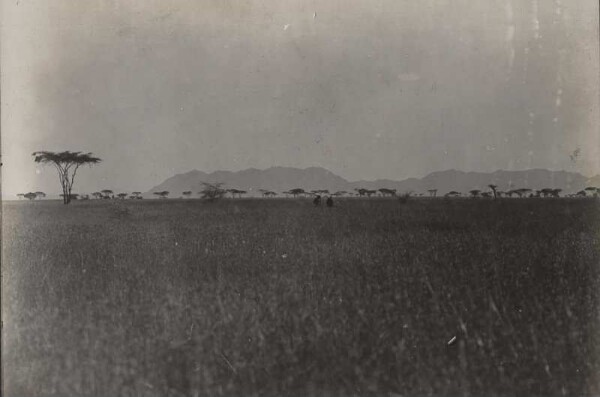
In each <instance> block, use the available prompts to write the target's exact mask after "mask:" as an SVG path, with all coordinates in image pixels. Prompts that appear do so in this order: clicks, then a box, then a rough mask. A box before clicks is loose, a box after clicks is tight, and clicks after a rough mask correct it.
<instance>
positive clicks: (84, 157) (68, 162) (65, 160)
mask: <svg viewBox="0 0 600 397" xmlns="http://www.w3.org/2000/svg"><path fill="white" fill-rule="evenodd" d="M33 157H34V160H35V162H36V163H41V164H52V165H53V166H54V167H55V168H56V170H57V171H58V178H59V179H60V185H61V188H62V192H63V193H62V198H63V203H64V204H69V203H70V202H71V189H73V183H74V182H75V175H76V174H77V169H78V168H79V167H81V166H82V165H90V166H91V165H94V164H98V163H99V162H101V161H102V160H101V159H99V158H98V157H94V156H93V154H92V153H82V152H70V151H66V152H48V151H39V152H34V153H33Z"/></svg>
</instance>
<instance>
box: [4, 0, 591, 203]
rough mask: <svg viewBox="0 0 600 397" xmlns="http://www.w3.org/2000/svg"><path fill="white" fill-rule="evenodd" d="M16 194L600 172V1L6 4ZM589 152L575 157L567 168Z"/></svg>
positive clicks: (7, 98)
mask: <svg viewBox="0 0 600 397" xmlns="http://www.w3.org/2000/svg"><path fill="white" fill-rule="evenodd" d="M2 22H3V25H2V32H1V33H2V57H1V61H2V156H3V163H4V166H3V170H2V171H3V175H2V177H3V180H2V189H3V193H4V194H5V195H9V196H10V195H14V194H16V193H17V192H27V191H30V190H33V191H35V190H45V191H47V192H50V193H56V192H58V190H59V185H58V178H57V176H56V175H55V171H54V170H53V169H52V168H51V167H47V168H44V167H36V164H34V162H33V159H32V157H31V152H33V151H35V150H81V151H86V152H87V151H91V152H93V153H94V154H96V155H98V156H99V157H101V158H102V159H103V160H104V161H103V163H102V164H101V165H99V166H97V167H94V168H93V169H84V170H82V171H80V172H79V173H78V177H79V179H78V181H77V182H76V186H75V189H74V190H75V191H77V192H81V193H84V192H91V191H95V190H100V189H104V188H109V189H113V190H123V191H131V190H142V191H143V190H147V189H149V188H151V187H152V186H153V185H156V184H158V183H160V182H162V180H164V179H165V178H167V177H169V176H172V175H173V174H175V173H181V172H186V171H189V170H192V169H199V170H202V171H207V172H208V171H214V170H220V169H225V170H239V169H245V168H248V167H255V168H267V167H270V166H294V167H302V168H304V167H309V166H322V167H325V168H327V169H329V170H331V171H332V172H334V173H337V174H339V175H341V176H343V177H345V178H347V179H350V180H357V179H376V178H391V179H403V178H406V177H411V176H415V177H421V176H424V175H426V174H427V173H429V172H432V171H437V170H444V169H450V168H454V169H459V170H464V171H494V170H497V169H507V170H518V169H527V168H549V169H555V170H560V169H564V170H569V171H577V172H581V173H584V174H586V175H593V174H597V173H600V137H599V126H600V120H599V114H600V109H599V93H598V87H599V81H598V77H599V67H598V63H599V54H598V1H597V0H560V1H559V0H539V1H536V0H489V1H483V0H481V1H472V0H468V1H467V0H447V1H444V0H419V1H413V0H411V1H408V0H407V1H401V0H385V1H364V0H363V1H356V0H326V1H325V0H322V1H290V0H286V1H282V0H272V1H270V0H260V1H259V0H257V1H252V0H251V1H229V0H227V1H226V0H213V1H208V0H207V1H198V0H189V1H168V2H167V1H163V0H160V1H148V0H144V1H142V0H139V1H94V2H87V1H86V2H83V1H78V0H73V1H62V0H53V1H41V0H40V1H31V0H10V1H4V2H3V10H2ZM577 148H580V151H579V152H577V153H578V155H577V156H573V160H572V159H571V157H570V155H572V154H573V152H574V151H575V150H576V149H577Z"/></svg>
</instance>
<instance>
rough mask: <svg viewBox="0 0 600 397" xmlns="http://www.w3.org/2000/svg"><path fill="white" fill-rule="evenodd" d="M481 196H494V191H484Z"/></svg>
mask: <svg viewBox="0 0 600 397" xmlns="http://www.w3.org/2000/svg"><path fill="white" fill-rule="evenodd" d="M481 197H485V198H490V197H492V193H490V192H483V193H481Z"/></svg>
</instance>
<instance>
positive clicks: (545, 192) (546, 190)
mask: <svg viewBox="0 0 600 397" xmlns="http://www.w3.org/2000/svg"><path fill="white" fill-rule="evenodd" d="M553 190H554V189H550V188H544V189H541V190H540V194H541V195H542V196H543V197H548V196H552V191H553Z"/></svg>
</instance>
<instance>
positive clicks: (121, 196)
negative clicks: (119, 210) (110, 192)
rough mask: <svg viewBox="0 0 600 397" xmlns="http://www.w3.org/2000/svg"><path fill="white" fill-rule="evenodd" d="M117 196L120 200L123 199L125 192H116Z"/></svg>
mask: <svg viewBox="0 0 600 397" xmlns="http://www.w3.org/2000/svg"><path fill="white" fill-rule="evenodd" d="M117 197H118V198H120V199H121V200H125V197H127V193H119V194H117Z"/></svg>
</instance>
